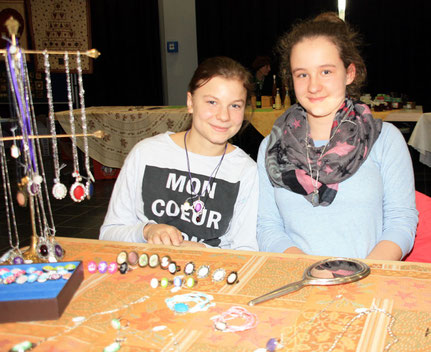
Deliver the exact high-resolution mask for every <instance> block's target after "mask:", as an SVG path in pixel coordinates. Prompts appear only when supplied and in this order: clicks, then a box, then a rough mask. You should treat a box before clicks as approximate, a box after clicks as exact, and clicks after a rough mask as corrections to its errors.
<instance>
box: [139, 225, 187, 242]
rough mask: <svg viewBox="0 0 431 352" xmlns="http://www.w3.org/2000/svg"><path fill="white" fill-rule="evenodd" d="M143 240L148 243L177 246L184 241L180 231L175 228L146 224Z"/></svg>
mask: <svg viewBox="0 0 431 352" xmlns="http://www.w3.org/2000/svg"><path fill="white" fill-rule="evenodd" d="M144 238H145V239H146V240H147V242H148V243H152V244H164V245H173V246H179V245H181V243H182V242H183V241H184V239H183V236H182V234H181V231H180V230H178V229H177V228H176V227H175V226H171V225H165V224H147V225H146V226H145V227H144Z"/></svg>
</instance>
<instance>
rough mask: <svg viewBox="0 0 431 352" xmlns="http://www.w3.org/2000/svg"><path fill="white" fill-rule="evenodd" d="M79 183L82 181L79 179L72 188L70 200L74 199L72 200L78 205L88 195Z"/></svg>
mask: <svg viewBox="0 0 431 352" xmlns="http://www.w3.org/2000/svg"><path fill="white" fill-rule="evenodd" d="M79 181H80V179H78V178H77V180H76V181H75V183H74V184H73V185H72V187H70V191H69V194H70V198H72V200H73V201H74V202H77V203H79V202H82V201H83V200H84V198H85V195H86V194H85V193H86V192H85V186H84V185H83V184H82V183H81V182H79Z"/></svg>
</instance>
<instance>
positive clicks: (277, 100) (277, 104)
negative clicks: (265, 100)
mask: <svg viewBox="0 0 431 352" xmlns="http://www.w3.org/2000/svg"><path fill="white" fill-rule="evenodd" d="M280 109H281V97H280V89H279V88H277V94H276V96H275V110H280Z"/></svg>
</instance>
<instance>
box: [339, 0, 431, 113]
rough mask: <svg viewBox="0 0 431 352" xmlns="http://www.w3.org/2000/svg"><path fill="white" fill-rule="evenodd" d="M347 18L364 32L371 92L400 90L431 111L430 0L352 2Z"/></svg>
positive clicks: (368, 89) (368, 88)
mask: <svg viewBox="0 0 431 352" xmlns="http://www.w3.org/2000/svg"><path fill="white" fill-rule="evenodd" d="M349 4H350V6H349V7H348V9H347V13H346V18H347V20H348V21H349V22H350V23H351V24H352V25H354V26H355V28H357V29H358V30H359V32H360V33H361V34H362V35H363V40H364V43H365V46H364V48H363V56H364V59H365V62H366V65H367V69H368V84H367V87H366V89H367V91H368V92H370V93H372V94H377V93H389V92H392V91H394V92H398V93H404V94H406V95H407V96H408V97H409V99H411V100H414V101H417V102H418V103H420V104H422V105H424V110H425V111H431V106H430V103H431V88H430V84H429V81H430V78H431V70H430V67H431V40H430V38H429V34H428V33H429V28H428V27H429V15H430V14H431V2H430V1H429V0H413V1H405V0H402V1H401V0H391V1H388V0H386V1H382V0H380V1H375V0H361V1H349Z"/></svg>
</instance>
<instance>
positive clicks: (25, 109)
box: [6, 45, 55, 261]
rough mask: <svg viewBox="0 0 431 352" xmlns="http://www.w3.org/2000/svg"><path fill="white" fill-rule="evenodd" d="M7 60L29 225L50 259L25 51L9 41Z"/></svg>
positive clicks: (42, 254)
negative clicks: (31, 220)
mask: <svg viewBox="0 0 431 352" xmlns="http://www.w3.org/2000/svg"><path fill="white" fill-rule="evenodd" d="M6 61H7V65H6V67H7V73H8V78H9V82H10V83H11V84H10V86H11V91H12V96H13V97H14V101H13V102H14V105H15V110H16V112H17V115H18V117H19V119H18V121H19V124H20V127H21V132H22V137H23V139H22V145H23V156H24V162H25V165H24V168H25V174H26V176H25V177H24V178H23V179H22V180H21V181H22V182H21V184H22V185H26V190H27V192H28V194H29V195H30V202H31V208H32V209H33V211H34V218H33V223H32V226H33V233H34V236H37V237H38V239H37V245H36V252H37V255H38V256H39V258H40V259H43V260H46V259H48V258H50V259H51V256H48V254H49V253H50V250H49V248H51V247H50V243H49V242H48V241H47V236H48V235H49V236H52V237H53V236H54V235H55V228H54V221H53V216H52V210H51V205H50V202H49V195H48V189H47V186H46V182H44V183H43V185H42V181H43V180H44V179H46V177H45V172H44V168H43V162H42V160H43V159H42V152H41V146H40V140H39V139H38V138H35V139H34V140H32V139H31V137H32V136H33V135H35V136H37V135H38V133H37V124H36V117H35V114H34V106H33V100H32V96H31V89H30V83H29V79H28V70H27V66H26V62H25V57H24V53H23V52H22V50H21V49H20V48H19V47H18V46H15V45H8V48H7V57H6ZM39 170H40V171H41V175H40V174H39ZM43 192H45V197H46V200H47V206H48V211H49V215H50V220H51V226H49V224H48V220H47V217H46V212H45V205H44V194H43ZM24 203H25V201H24ZM32 214H33V213H32ZM36 222H37V225H39V233H40V236H39V235H38V234H37V231H36ZM52 260H53V261H55V257H54V256H52Z"/></svg>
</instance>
